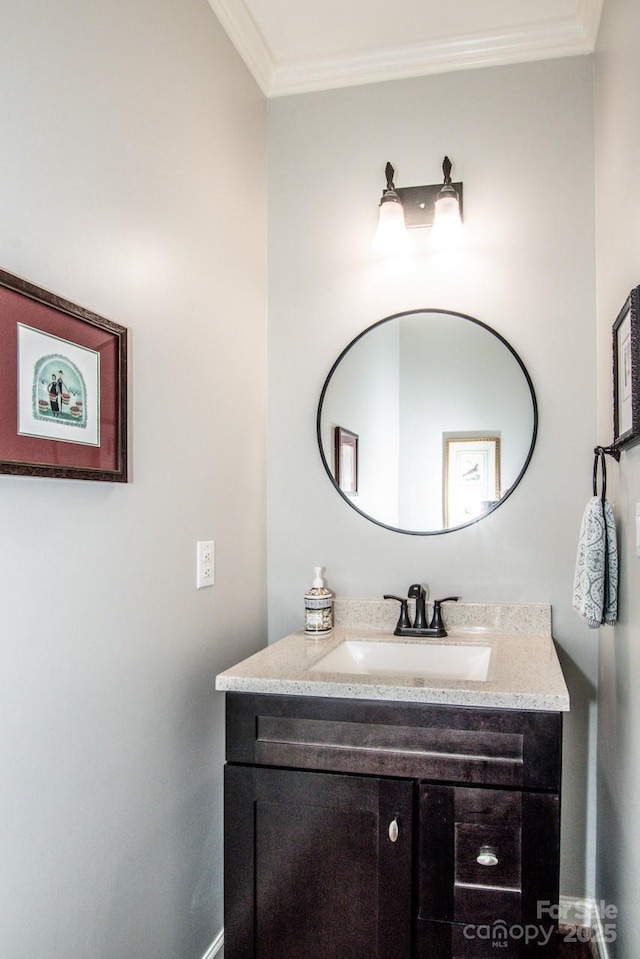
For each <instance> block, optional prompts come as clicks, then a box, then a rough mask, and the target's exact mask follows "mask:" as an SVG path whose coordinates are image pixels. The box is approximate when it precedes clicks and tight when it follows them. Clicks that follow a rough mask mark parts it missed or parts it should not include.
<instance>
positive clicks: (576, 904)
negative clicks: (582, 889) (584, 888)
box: [559, 896, 609, 959]
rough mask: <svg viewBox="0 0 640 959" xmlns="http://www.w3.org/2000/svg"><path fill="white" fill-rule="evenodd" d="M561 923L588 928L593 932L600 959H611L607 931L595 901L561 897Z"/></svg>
mask: <svg viewBox="0 0 640 959" xmlns="http://www.w3.org/2000/svg"><path fill="white" fill-rule="evenodd" d="M559 906H560V922H561V923H565V924H566V925H569V926H586V927H588V928H590V929H591V930H592V932H593V940H592V946H593V947H594V948H595V954H596V955H597V957H598V959H609V950H608V948H607V939H608V935H607V929H605V922H606V920H604V921H603V917H602V916H601V915H600V909H599V904H598V903H597V902H596V901H595V900H594V899H577V898H575V897H574V896H560V903H559Z"/></svg>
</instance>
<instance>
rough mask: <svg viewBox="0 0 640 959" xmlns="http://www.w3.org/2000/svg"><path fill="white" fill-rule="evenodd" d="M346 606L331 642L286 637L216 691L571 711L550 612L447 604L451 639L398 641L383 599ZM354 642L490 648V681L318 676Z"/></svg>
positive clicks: (230, 673)
mask: <svg viewBox="0 0 640 959" xmlns="http://www.w3.org/2000/svg"><path fill="white" fill-rule="evenodd" d="M342 603H343V604H345V605H344V606H343V607H342V608H340V607H339V606H338V604H336V624H337V625H336V627H335V628H334V629H333V630H332V632H331V633H329V634H328V635H327V636H326V637H322V638H321V637H314V636H311V637H310V636H307V634H305V633H304V632H302V631H301V632H298V633H292V634H291V635H289V636H285V637H284V638H283V639H280V640H278V642H276V643H273V644H272V645H270V646H267V647H266V648H265V649H262V650H260V652H258V653H255V654H254V655H253V656H250V657H249V658H248V659H245V660H244V661H243V662H241V663H238V664H237V665H236V666H232V667H231V668H230V669H227V670H225V672H223V673H220V675H219V676H217V677H216V689H219V690H228V691H236V692H253V693H277V694H280V695H295V696H328V697H338V698H343V699H345V698H346V699H370V700H388V701H398V702H417V703H441V704H445V705H455V706H486V707H490V708H498V709H533V710H546V711H554V712H555V711H567V710H568V709H569V693H568V691H567V687H566V684H565V681H564V677H563V675H562V670H561V668H560V663H559V661H558V656H557V653H556V649H555V645H554V642H553V638H552V636H551V609H550V607H549V606H545V605H543V604H502V605H490V604H459V605H458V606H457V607H455V606H454V605H453V604H447V605H446V606H443V614H444V618H445V622H446V624H447V629H448V633H449V635H448V636H447V637H446V639H444V640H443V639H422V638H420V639H411V638H408V637H407V638H405V637H398V636H393V625H391V627H389V625H388V624H387V623H384V624H382V625H381V620H380V617H379V616H377V615H376V611H375V609H374V608H373V606H374V604H375V605H376V606H378V607H379V608H380V614H381V616H382V617H388V606H382V605H381V604H379V603H377V602H376V601H360V600H343V601H342ZM348 604H353V605H351V606H349V605H348ZM355 604H358V607H356V606H355ZM372 623H374V624H375V625H372ZM349 639H360V640H370V641H373V642H382V641H384V642H390V641H391V642H396V643H414V644H415V643H419V644H422V643H429V644H442V643H445V644H448V645H449V644H454V645H465V646H466V645H479V646H489V647H490V648H491V658H490V662H489V669H488V674H487V678H486V680H484V681H479V680H460V679H444V678H442V677H426V676H419V677H415V676H408V675H393V674H392V673H389V674H378V675H363V674H356V673H333V672H331V673H329V672H314V671H313V667H314V666H315V665H316V664H317V663H318V662H319V661H320V660H321V659H323V658H324V656H326V655H327V653H329V652H331V651H332V650H333V649H335V648H336V647H337V646H339V645H340V643H342V642H345V641H346V640H349Z"/></svg>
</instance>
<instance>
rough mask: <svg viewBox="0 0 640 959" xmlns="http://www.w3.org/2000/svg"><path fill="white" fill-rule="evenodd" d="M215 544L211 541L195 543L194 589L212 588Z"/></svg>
mask: <svg viewBox="0 0 640 959" xmlns="http://www.w3.org/2000/svg"><path fill="white" fill-rule="evenodd" d="M214 558H215V543H214V541H213V540H212V539H206V540H201V541H199V542H198V543H196V589H204V588H205V587H206V586H213V584H214V582H215V575H214V574H215V566H214Z"/></svg>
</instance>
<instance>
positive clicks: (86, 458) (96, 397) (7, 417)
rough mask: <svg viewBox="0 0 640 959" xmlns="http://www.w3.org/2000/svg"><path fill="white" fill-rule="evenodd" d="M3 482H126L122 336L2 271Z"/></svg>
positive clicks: (113, 325) (94, 317)
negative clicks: (9, 478) (10, 477)
mask: <svg viewBox="0 0 640 959" xmlns="http://www.w3.org/2000/svg"><path fill="white" fill-rule="evenodd" d="M0 402H1V404H2V411H3V414H2V416H1V417H0V473H12V474H14V475H17V476H55V477H60V478H64V479H85V480H103V481H108V482H112V483H126V481H127V331H126V329H125V328H124V327H123V326H118V324H117V323H113V322H112V321H111V320H107V319H105V318H104V317H102V316H98V315H97V314H96V313H91V312H90V311H89V310H86V309H84V308H83V307H81V306H77V305H76V304H75V303H70V302H69V301H68V300H64V299H62V298H61V297H59V296H56V295H55V294H54V293H49V292H47V291H46V290H42V289H40V288H39V287H37V286H34V285H33V284H31V283H29V282H27V281H26V280H23V279H20V277H17V276H13V275H12V274H11V273H6V272H5V271H4V270H0Z"/></svg>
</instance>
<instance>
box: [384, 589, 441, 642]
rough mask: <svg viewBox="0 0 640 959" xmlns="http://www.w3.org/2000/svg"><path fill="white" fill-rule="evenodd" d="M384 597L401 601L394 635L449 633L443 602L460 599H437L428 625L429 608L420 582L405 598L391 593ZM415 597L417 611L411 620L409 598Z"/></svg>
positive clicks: (436, 635)
mask: <svg viewBox="0 0 640 959" xmlns="http://www.w3.org/2000/svg"><path fill="white" fill-rule="evenodd" d="M384 599H395V600H396V601H397V602H398V603H400V616H399V618H398V623H397V625H396V628H395V629H394V631H393V635H394V636H433V637H439V638H441V637H443V636H446V635H447V631H446V629H445V627H444V623H443V621H442V610H441V608H440V607H441V605H442V603H457V601H458V600H459V599H460V597H459V596H446V597H445V598H444V599H436V600H434V603H433V616H432V617H431V622H430V623H429V625H428V626H427V610H426V593H425V591H424V586H422V585H421V584H420V583H414V584H413V585H412V586H410V587H409V592H408V594H407V599H403V598H402V597H401V596H392V595H390V594H389V593H385V594H384ZM410 599H415V601H416V607H415V609H416V611H415V615H414V619H413V623H412V622H411V618H410V616H409V600H410Z"/></svg>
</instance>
